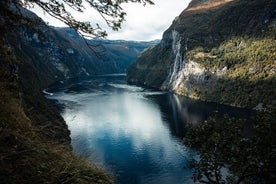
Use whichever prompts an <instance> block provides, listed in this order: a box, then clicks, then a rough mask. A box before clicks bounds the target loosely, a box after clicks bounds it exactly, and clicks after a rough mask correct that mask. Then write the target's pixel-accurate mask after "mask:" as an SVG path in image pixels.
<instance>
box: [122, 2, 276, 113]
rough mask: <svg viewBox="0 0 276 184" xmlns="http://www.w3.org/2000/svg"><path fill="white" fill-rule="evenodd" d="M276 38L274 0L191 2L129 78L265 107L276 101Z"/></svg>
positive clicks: (132, 68) (194, 95) (180, 91)
mask: <svg viewBox="0 0 276 184" xmlns="http://www.w3.org/2000/svg"><path fill="white" fill-rule="evenodd" d="M275 40H276V3H275V1H274V0H192V1H191V3H190V4H189V6H188V8H187V9H185V10H184V11H183V12H182V13H181V14H180V15H179V16H178V17H176V18H175V20H174V21H173V23H172V25H171V26H170V27H169V28H168V29H167V30H166V31H165V32H164V34H163V38H162V40H161V42H160V43H159V44H158V45H157V46H155V47H150V48H149V49H147V50H146V51H144V52H142V54H140V55H139V57H138V59H137V60H136V61H135V62H134V63H133V64H132V65H131V66H130V68H129V70H128V72H127V80H128V81H129V82H130V83H136V84H137V83H138V84H143V85H148V86H151V87H156V88H159V89H162V90H170V91H174V92H176V93H178V94H181V95H185V96H188V97H192V98H197V99H201V100H205V101H213V102H218V103H224V104H230V105H233V106H241V107H247V108H256V109H259V110H262V109H263V108H264V107H270V106H271V105H273V106H274V105H276V100H275V99H276V92H275V89H276V55H275V53H276V42H275ZM272 99H273V100H272Z"/></svg>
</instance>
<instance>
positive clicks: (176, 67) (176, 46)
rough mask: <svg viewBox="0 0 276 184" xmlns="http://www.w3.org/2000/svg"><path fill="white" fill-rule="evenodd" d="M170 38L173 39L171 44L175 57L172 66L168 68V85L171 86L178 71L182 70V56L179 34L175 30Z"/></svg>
mask: <svg viewBox="0 0 276 184" xmlns="http://www.w3.org/2000/svg"><path fill="white" fill-rule="evenodd" d="M172 38H173V43H172V50H173V53H174V55H175V58H174V62H173V64H172V66H171V67H170V73H169V76H170V80H169V84H170V85H171V84H172V83H173V82H174V80H175V79H176V78H177V76H178V73H179V71H181V69H182V68H183V65H184V61H183V59H182V54H181V37H180V35H179V33H178V32H177V31H175V30H173V31H172Z"/></svg>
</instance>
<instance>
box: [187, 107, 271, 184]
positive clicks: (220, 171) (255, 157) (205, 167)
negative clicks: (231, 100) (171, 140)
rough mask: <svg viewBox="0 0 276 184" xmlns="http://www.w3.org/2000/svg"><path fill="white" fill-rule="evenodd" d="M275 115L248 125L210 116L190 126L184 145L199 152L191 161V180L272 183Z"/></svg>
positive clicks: (265, 115) (261, 118) (257, 118)
mask: <svg viewBox="0 0 276 184" xmlns="http://www.w3.org/2000/svg"><path fill="white" fill-rule="evenodd" d="M275 118H276V114H275V111H274V113H266V114H261V115H258V116H257V117H256V118H254V119H252V120H250V121H251V122H247V121H245V120H240V119H233V118H230V117H229V116H227V115H226V116H224V117H218V116H213V117H211V118H209V119H208V121H206V122H204V123H202V124H199V125H197V126H189V127H188V132H187V135H186V137H185V138H184V142H185V143H186V144H187V145H188V146H190V147H192V148H195V149H196V150H198V152H199V155H200V158H199V159H193V160H191V167H192V168H194V169H195V170H194V180H195V181H199V182H201V183H217V184H218V183H235V184H238V183H251V184H253V183H256V184H257V183H258V184H262V183H263V184H267V183H273V181H275V179H276V175H275V173H276V167H275V163H276V140H275V133H276V122H275Z"/></svg>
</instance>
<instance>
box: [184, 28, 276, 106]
mask: <svg viewBox="0 0 276 184" xmlns="http://www.w3.org/2000/svg"><path fill="white" fill-rule="evenodd" d="M274 31H275V29H274ZM274 31H273V30H271V32H266V33H265V35H263V37H254V38H253V37H251V38H247V37H232V38H231V39H228V40H225V41H224V42H222V43H221V44H220V45H218V46H217V47H213V48H210V49H206V48H205V49H204V48H202V47H197V48H195V49H192V50H189V51H188V52H187V55H186V59H187V60H192V61H195V62H197V63H199V64H200V65H201V66H203V67H204V68H205V69H206V70H207V72H209V74H208V75H209V76H210V78H211V79H210V80H212V79H213V80H214V82H213V83H212V84H214V86H213V89H212V90H210V91H207V93H202V90H200V89H199V90H198V91H199V92H201V93H198V94H197V95H198V98H200V99H205V100H210V101H215V102H220V103H226V104H234V105H238V106H242V107H248V108H254V107H256V106H257V105H258V104H259V103H262V104H263V105H264V106H271V105H275V102H274V101H272V100H271V99H275V97H276V96H275V95H276V93H275V91H274V89H275V87H276V80H275V73H276V68H275V67H276V44H275V35H270V33H271V34H272V33H273V32H274ZM223 68H225V69H226V70H225V71H224V72H222V73H223V74H221V75H220V74H218V73H219V72H221V71H222V69H223ZM219 75H220V76H219Z"/></svg>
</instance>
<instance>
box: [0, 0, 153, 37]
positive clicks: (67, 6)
mask: <svg viewBox="0 0 276 184" xmlns="http://www.w3.org/2000/svg"><path fill="white" fill-rule="evenodd" d="M128 2H132V3H143V5H146V4H153V2H152V1H151V0H60V1H59V0H46V1H44V0H4V1H1V6H2V9H3V10H4V11H5V12H6V14H7V15H9V17H16V18H19V19H18V20H17V22H20V20H24V21H27V22H33V20H32V18H30V17H29V18H28V17H24V16H21V14H22V10H21V7H26V8H32V7H34V6H38V7H40V8H41V9H42V10H44V11H45V12H46V13H48V14H49V15H51V16H53V17H54V18H56V19H58V20H60V21H62V22H64V23H65V24H67V25H68V26H69V27H71V28H74V29H75V30H76V31H78V32H79V33H80V34H81V35H83V34H86V35H87V36H95V37H105V36H106V35H107V33H106V31H103V30H102V28H101V27H100V25H99V24H96V26H92V24H91V23H90V22H82V21H79V20H77V19H76V18H75V17H74V16H73V15H72V14H71V13H70V12H71V11H76V12H81V13H82V12H83V11H84V9H85V8H87V7H86V6H89V7H90V8H93V9H95V10H96V11H97V12H99V14H100V15H101V16H102V18H103V19H104V20H105V22H106V23H107V25H108V26H110V27H111V28H112V29H113V30H118V29H120V28H121V23H122V22H123V21H124V20H125V16H126V13H125V12H124V11H123V9H122V7H121V5H122V4H123V3H128ZM11 4H13V5H14V6H15V7H16V10H17V11H14V10H11V9H10V7H11ZM16 18H15V19H14V20H16ZM14 22H16V21H14Z"/></svg>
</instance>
